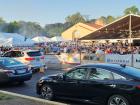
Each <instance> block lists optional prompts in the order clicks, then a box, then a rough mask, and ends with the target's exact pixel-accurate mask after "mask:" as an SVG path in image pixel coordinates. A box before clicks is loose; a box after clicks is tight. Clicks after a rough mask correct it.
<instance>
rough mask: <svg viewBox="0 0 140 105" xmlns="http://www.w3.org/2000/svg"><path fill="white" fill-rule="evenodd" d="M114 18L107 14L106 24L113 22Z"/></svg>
mask: <svg viewBox="0 0 140 105" xmlns="http://www.w3.org/2000/svg"><path fill="white" fill-rule="evenodd" d="M114 20H115V18H114V17H113V16H107V18H106V22H107V24H109V23H111V22H113V21H114Z"/></svg>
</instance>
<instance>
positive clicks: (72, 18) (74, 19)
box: [65, 12, 86, 26]
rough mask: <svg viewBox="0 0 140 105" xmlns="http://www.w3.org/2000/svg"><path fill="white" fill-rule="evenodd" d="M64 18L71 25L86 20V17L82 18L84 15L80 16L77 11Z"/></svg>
mask: <svg viewBox="0 0 140 105" xmlns="http://www.w3.org/2000/svg"><path fill="white" fill-rule="evenodd" d="M65 20H66V22H68V23H70V24H71V26H72V25H75V24H77V23H79V22H83V23H84V22H86V19H85V18H84V16H82V15H81V14H80V13H79V12H78V13H75V14H73V15H71V16H68V17H66V19H65Z"/></svg>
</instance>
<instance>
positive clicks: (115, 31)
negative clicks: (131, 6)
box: [80, 14, 140, 40]
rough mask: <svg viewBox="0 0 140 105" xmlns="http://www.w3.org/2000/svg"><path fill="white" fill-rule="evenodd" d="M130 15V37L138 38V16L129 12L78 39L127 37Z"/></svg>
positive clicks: (139, 28)
mask: <svg viewBox="0 0 140 105" xmlns="http://www.w3.org/2000/svg"><path fill="white" fill-rule="evenodd" d="M130 17H131V29H132V38H140V16H138V15H133V14H129V15H126V16H124V17H122V18H120V19H118V20H116V21H114V22H112V23H110V24H108V25H106V26H104V27H102V28H99V29H98V30H96V31H94V32H92V33H90V34H89V35H87V36H85V37H82V38H80V39H81V40H94V39H95V40H96V39H122V38H129V37H130V36H129V25H130V24H129V23H130Z"/></svg>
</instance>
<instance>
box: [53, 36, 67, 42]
mask: <svg viewBox="0 0 140 105" xmlns="http://www.w3.org/2000/svg"><path fill="white" fill-rule="evenodd" d="M51 41H52V42H61V41H65V40H64V39H63V38H62V36H55V37H52V38H51Z"/></svg>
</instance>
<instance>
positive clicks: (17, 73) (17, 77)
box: [0, 57, 32, 83]
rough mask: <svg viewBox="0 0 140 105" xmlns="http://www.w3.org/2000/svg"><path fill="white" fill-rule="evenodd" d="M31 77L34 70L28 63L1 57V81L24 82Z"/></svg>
mask: <svg viewBox="0 0 140 105" xmlns="http://www.w3.org/2000/svg"><path fill="white" fill-rule="evenodd" d="M31 77H32V71H31V70H30V69H29V68H28V67H27V66H26V65H24V64H22V63H21V62H19V61H17V60H15V59H12V58H5V57H1V58H0V83H7V82H19V83H23V82H24V81H27V80H30V79H31Z"/></svg>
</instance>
